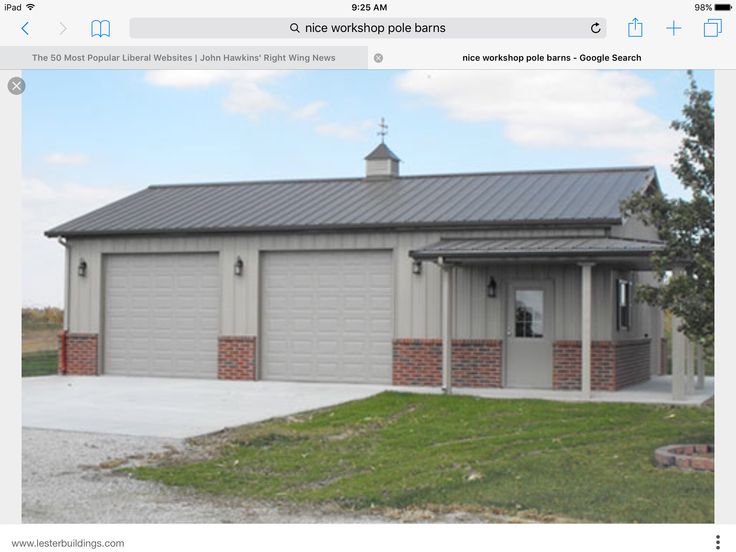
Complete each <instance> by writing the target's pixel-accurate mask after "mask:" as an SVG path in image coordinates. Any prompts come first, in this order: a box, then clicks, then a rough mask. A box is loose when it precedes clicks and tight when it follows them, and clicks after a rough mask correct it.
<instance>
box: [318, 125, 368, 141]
mask: <svg viewBox="0 0 736 552" xmlns="http://www.w3.org/2000/svg"><path fill="white" fill-rule="evenodd" d="M374 126H376V125H375V124H374V123H372V122H370V121H359V122H356V123H319V124H318V125H316V126H315V130H316V131H317V133H318V134H322V135H323V136H334V137H336V138H340V139H341V140H356V141H357V140H363V139H364V138H365V137H366V130H367V129H369V128H372V127H374Z"/></svg>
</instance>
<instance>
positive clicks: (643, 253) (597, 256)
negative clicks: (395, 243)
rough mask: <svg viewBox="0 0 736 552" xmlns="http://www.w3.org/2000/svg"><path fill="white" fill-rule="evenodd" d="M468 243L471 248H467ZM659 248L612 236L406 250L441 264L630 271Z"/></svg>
mask: <svg viewBox="0 0 736 552" xmlns="http://www.w3.org/2000/svg"><path fill="white" fill-rule="evenodd" d="M473 242H475V243H473ZM586 242H587V243H586ZM468 244H471V245H472V247H467V245H468ZM663 247H664V244H662V243H660V242H645V241H639V240H626V239H616V238H592V239H588V240H586V239H580V238H570V239H569V240H565V239H560V238H534V239H530V240H524V239H521V238H509V239H489V240H483V239H474V240H442V241H439V242H436V243H433V244H430V245H428V246H425V247H423V248H420V249H416V250H413V251H410V252H409V256H410V257H412V258H413V259H415V260H418V261H435V262H436V261H438V260H439V259H440V258H442V262H443V263H445V264H448V263H449V264H458V265H480V264H509V263H519V262H524V263H534V264H576V263H587V262H591V263H596V264H609V265H616V266H618V267H621V268H627V269H631V270H652V269H653V267H652V262H651V255H652V254H653V253H656V252H657V251H661V250H662V249H663Z"/></svg>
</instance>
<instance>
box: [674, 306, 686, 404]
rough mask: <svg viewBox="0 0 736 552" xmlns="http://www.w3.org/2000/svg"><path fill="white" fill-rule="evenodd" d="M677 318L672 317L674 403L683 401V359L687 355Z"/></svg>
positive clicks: (683, 336) (684, 339) (684, 338)
mask: <svg viewBox="0 0 736 552" xmlns="http://www.w3.org/2000/svg"><path fill="white" fill-rule="evenodd" d="M679 326H680V319H679V317H677V316H675V315H674V314H673V315H672V398H673V399H674V400H676V401H682V400H684V399H685V357H686V355H687V338H686V337H685V334H683V333H682V332H681V331H679V330H678V329H677V328H678V327H679Z"/></svg>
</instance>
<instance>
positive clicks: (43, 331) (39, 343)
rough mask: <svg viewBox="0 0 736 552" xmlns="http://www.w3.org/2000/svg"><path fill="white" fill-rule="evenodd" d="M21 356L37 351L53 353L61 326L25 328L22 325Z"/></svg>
mask: <svg viewBox="0 0 736 552" xmlns="http://www.w3.org/2000/svg"><path fill="white" fill-rule="evenodd" d="M22 331H23V354H24V355H25V354H26V353H37V352H39V351H55V350H56V347H57V339H58V337H57V336H58V334H59V332H60V331H61V326H45V327H41V328H34V329H31V328H27V327H26V326H25V324H24V325H23V330H22Z"/></svg>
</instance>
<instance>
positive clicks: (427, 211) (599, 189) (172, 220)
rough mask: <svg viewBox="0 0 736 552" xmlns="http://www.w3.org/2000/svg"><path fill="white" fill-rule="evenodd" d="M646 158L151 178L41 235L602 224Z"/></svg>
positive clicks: (612, 218) (612, 219)
mask: <svg viewBox="0 0 736 552" xmlns="http://www.w3.org/2000/svg"><path fill="white" fill-rule="evenodd" d="M653 181H656V175H655V171H654V168H653V167H629V168H611V169H577V170H553V171H524V172H498V173H478V174H445V175H425V176H402V177H395V178H390V177H389V178H386V179H366V178H346V179H330V180H324V179H323V180H287V181H266V182H239V183H225V184H184V185H182V184H180V185H168V186H150V187H149V188H146V189H144V190H142V191H140V192H138V193H135V194H133V195H131V196H128V197H126V198H123V199H121V200H119V201H116V202H114V203H111V204H109V205H107V206H105V207H102V208H100V209H97V210H96V211H92V212H91V213H88V214H86V215H83V216H81V217H79V218H76V219H74V220H72V221H70V222H67V223H65V224H62V225H60V226H57V227H55V228H52V229H51V230H48V231H47V232H46V235H47V236H93V235H124V234H162V233H177V234H181V233H198V232H256V231H259V232H262V231H296V230H305V231H309V230H337V229H343V230H349V229H351V230H361V229H369V230H370V229H410V228H416V229H422V228H471V227H475V228H478V227H499V226H514V225H522V224H524V225H566V224H573V225H592V224H596V225H605V224H616V223H618V222H620V220H621V213H620V207H619V206H620V202H621V200H623V199H624V198H626V197H628V196H629V195H630V194H631V193H633V192H635V191H637V190H642V189H644V188H645V187H646V186H648V185H649V184H650V183H651V182H653Z"/></svg>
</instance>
